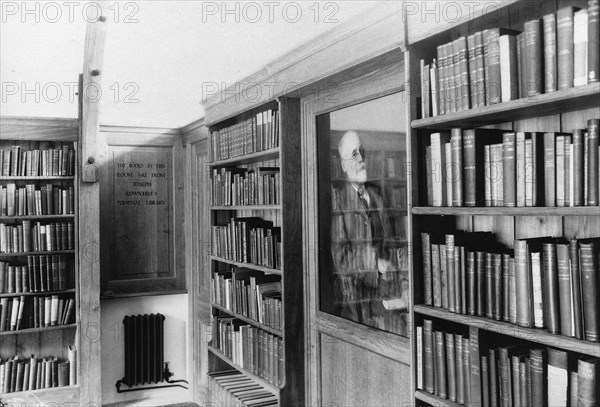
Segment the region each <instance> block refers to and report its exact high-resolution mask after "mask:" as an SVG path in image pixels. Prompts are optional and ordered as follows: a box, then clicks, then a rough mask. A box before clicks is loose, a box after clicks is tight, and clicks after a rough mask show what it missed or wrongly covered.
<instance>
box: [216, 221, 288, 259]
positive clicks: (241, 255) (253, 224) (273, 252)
mask: <svg viewBox="0 0 600 407" xmlns="http://www.w3.org/2000/svg"><path fill="white" fill-rule="evenodd" d="M212 246H213V247H212V249H213V255H214V256H217V257H221V258H223V259H226V260H231V261H235V262H240V263H251V264H256V265H259V266H264V267H269V268H273V269H281V228H280V227H275V226H273V222H270V221H267V220H264V219H261V218H258V217H240V218H231V221H230V222H229V224H227V225H225V226H213V227H212Z"/></svg>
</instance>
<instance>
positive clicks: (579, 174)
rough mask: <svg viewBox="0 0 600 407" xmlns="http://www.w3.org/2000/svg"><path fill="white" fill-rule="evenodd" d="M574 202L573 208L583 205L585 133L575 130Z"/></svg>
mask: <svg viewBox="0 0 600 407" xmlns="http://www.w3.org/2000/svg"><path fill="white" fill-rule="evenodd" d="M571 161H572V163H573V165H572V168H573V202H572V206H581V205H583V131H582V130H581V129H574V130H573V154H572V155H571Z"/></svg>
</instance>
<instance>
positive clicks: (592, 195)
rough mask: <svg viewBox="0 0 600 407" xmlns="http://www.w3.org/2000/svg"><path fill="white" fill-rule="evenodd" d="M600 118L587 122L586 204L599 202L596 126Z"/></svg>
mask: <svg viewBox="0 0 600 407" xmlns="http://www.w3.org/2000/svg"><path fill="white" fill-rule="evenodd" d="M599 126H600V119H589V120H588V122H587V128H588V133H587V151H588V177H587V181H588V182H587V204H588V205H589V206H596V205H598V203H599V196H598V195H599V192H598V177H599V174H598V171H599V164H598V161H599V158H598V127H599Z"/></svg>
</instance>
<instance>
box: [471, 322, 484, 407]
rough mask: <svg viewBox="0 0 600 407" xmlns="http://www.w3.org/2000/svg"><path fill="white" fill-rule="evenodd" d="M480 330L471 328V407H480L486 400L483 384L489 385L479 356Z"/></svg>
mask: <svg viewBox="0 0 600 407" xmlns="http://www.w3.org/2000/svg"><path fill="white" fill-rule="evenodd" d="M479 351H480V349H479V329H477V328H475V327H469V359H470V361H471V369H470V382H471V388H470V395H469V400H470V403H471V404H470V406H471V407H479V406H481V405H482V404H481V403H482V400H483V399H484V397H483V395H482V389H483V388H482V382H483V383H487V380H486V379H487V375H484V373H483V363H482V362H483V361H482V358H480V354H479Z"/></svg>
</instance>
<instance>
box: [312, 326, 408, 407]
mask: <svg viewBox="0 0 600 407" xmlns="http://www.w3.org/2000/svg"><path fill="white" fill-rule="evenodd" d="M320 348H321V361H320V362H321V366H320V367H321V394H322V400H321V402H320V403H319V405H323V406H326V405H328V403H329V405H332V406H347V407H352V406H357V407H359V406H360V407H369V406H373V407H375V406H377V407H383V406H398V407H400V406H404V405H405V403H408V402H409V401H410V399H411V390H410V366H409V365H407V364H403V363H400V362H398V361H396V360H393V359H389V358H387V357H385V356H382V355H380V354H377V353H373V352H370V351H368V350H366V349H364V348H361V347H358V346H356V345H353V344H351V343H348V342H344V341H343V340H341V339H339V338H336V337H333V336H329V335H326V334H323V333H321V335H320Z"/></svg>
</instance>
